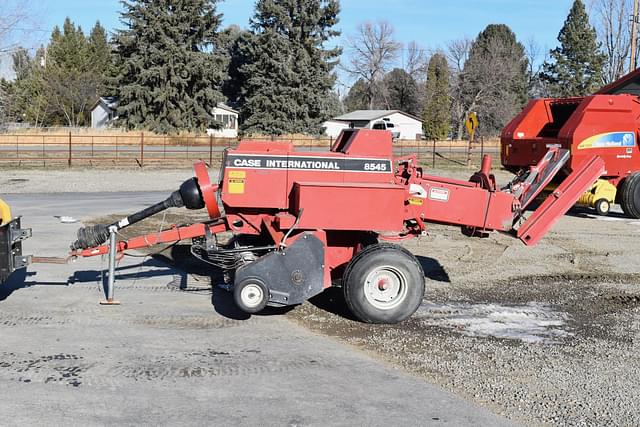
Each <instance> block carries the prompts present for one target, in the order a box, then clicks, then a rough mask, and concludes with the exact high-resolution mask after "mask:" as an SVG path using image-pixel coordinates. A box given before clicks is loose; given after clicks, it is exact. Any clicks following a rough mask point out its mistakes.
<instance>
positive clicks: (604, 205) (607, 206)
mask: <svg viewBox="0 0 640 427" xmlns="http://www.w3.org/2000/svg"><path fill="white" fill-rule="evenodd" d="M595 207H596V212H598V215H602V216H605V215H609V211H610V210H611V203H609V201H608V200H607V199H599V200H597V201H596V206H595Z"/></svg>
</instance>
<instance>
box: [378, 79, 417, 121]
mask: <svg viewBox="0 0 640 427" xmlns="http://www.w3.org/2000/svg"><path fill="white" fill-rule="evenodd" d="M383 85H384V89H385V90H384V94H385V107H386V108H387V109H388V110H400V111H404V112H405V113H409V114H413V115H418V114H419V112H420V106H419V105H418V85H417V83H416V81H415V80H414V79H413V77H411V76H410V75H409V73H407V72H406V71H405V70H403V69H402V68H394V69H393V70H391V71H390V72H389V73H387V75H385V76H384V81H383Z"/></svg>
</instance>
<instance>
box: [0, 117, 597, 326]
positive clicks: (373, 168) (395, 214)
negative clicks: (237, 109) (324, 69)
mask: <svg viewBox="0 0 640 427" xmlns="http://www.w3.org/2000/svg"><path fill="white" fill-rule="evenodd" d="M568 160H569V152H568V151H567V150H564V149H559V148H556V147H551V148H549V149H547V150H546V152H545V154H544V155H543V157H542V158H541V159H540V160H539V161H538V162H537V164H536V165H535V166H532V167H529V168H527V170H526V171H525V172H523V173H521V174H520V175H518V176H517V177H516V178H515V179H514V180H513V181H512V182H510V183H509V184H508V185H507V186H506V187H503V188H498V187H497V186H496V182H495V179H494V176H493V175H492V174H491V171H490V164H491V159H490V158H489V157H488V156H487V157H485V158H484V159H483V162H482V167H481V170H480V171H479V172H477V173H475V174H474V175H473V176H472V177H471V178H470V179H469V181H462V180H454V179H448V178H442V177H437V176H432V175H429V174H427V173H426V171H425V170H423V168H422V167H420V166H419V164H418V161H417V158H416V156H415V155H411V156H404V157H394V155H393V153H392V137H391V134H390V133H389V132H387V131H377V130H363V129H358V130H356V129H350V130H345V131H343V133H342V134H341V135H340V137H339V138H338V139H337V140H336V141H335V143H334V144H333V146H332V147H331V150H330V151H327V152H301V151H297V150H296V149H295V148H294V147H293V145H292V144H291V143H287V142H273V141H264V142H256V141H242V142H240V143H239V145H238V146H237V148H235V149H228V150H227V151H226V152H225V154H224V160H223V164H222V169H221V171H220V175H219V177H220V179H219V181H217V182H215V183H212V182H211V181H210V178H209V174H208V170H207V166H206V165H205V164H204V163H203V162H200V163H197V164H196V165H195V177H194V178H192V179H189V180H187V181H185V182H184V183H183V184H182V186H181V187H180V189H178V190H177V191H175V192H174V193H173V194H171V195H170V196H169V197H168V198H167V199H166V200H163V201H161V202H159V203H157V204H155V205H153V206H150V207H148V208H146V209H144V210H142V211H139V212H136V213H134V214H132V215H129V216H128V217H126V218H123V219H121V220H120V221H118V222H115V223H112V224H102V225H96V226H90V227H84V228H81V229H80V230H79V231H78V238H77V241H75V242H74V243H73V244H72V251H71V255H72V256H73V257H92V256H98V255H104V254H109V275H108V277H109V282H108V284H107V286H106V289H105V290H106V293H107V299H106V303H112V302H114V300H113V280H114V277H115V276H114V275H115V260H116V256H117V254H118V253H123V252H124V253H126V251H127V250H130V249H136V248H143V247H149V246H153V245H155V244H159V243H168V242H177V241H181V240H185V239H187V240H191V253H192V254H193V256H195V257H196V258H198V259H200V260H201V261H202V262H204V263H207V264H210V265H211V268H216V269H222V270H224V271H225V275H224V276H225V277H226V280H227V281H228V283H227V285H229V286H230V287H231V286H232V287H233V294H234V299H235V302H236V303H237V304H238V306H239V307H240V308H241V309H243V310H244V311H246V312H248V313H256V312H259V311H261V310H262V309H264V308H265V306H267V305H269V306H288V305H295V304H300V303H302V302H303V301H305V300H307V299H309V298H311V297H313V296H315V295H318V294H319V293H321V292H322V291H323V290H325V289H327V288H329V287H332V286H339V287H342V289H343V293H344V297H345V300H346V302H347V304H348V306H349V307H350V309H351V310H352V312H353V314H354V315H355V316H356V317H357V318H358V319H360V320H362V321H365V322H376V323H395V322H399V321H402V320H404V319H406V318H407V317H409V316H411V314H413V313H414V312H415V311H416V309H417V308H418V306H419V305H420V303H421V301H422V299H423V297H424V291H425V277H424V272H423V270H422V268H421V265H420V263H419V261H418V260H417V259H416V257H415V256H414V255H413V254H411V253H410V252H409V251H407V250H406V249H405V248H403V247H402V246H399V245H397V244H396V243H397V242H398V241H401V240H404V239H410V238H414V237H417V236H421V235H424V234H425V233H426V230H427V228H426V223H441V224H450V225H456V226H460V227H461V228H462V231H463V232H464V233H465V234H467V235H469V236H482V235H485V234H486V233H488V232H490V231H499V232H505V233H510V234H512V235H513V236H514V237H516V238H519V239H520V240H522V242H524V244H526V245H533V244H535V243H536V242H538V241H539V240H540V239H541V238H542V236H543V235H544V234H545V233H546V232H547V231H548V230H549V228H550V227H551V226H552V224H553V223H554V222H555V221H556V220H557V219H558V218H559V217H560V216H562V215H563V214H564V213H565V212H566V211H567V210H568V209H569V208H570V207H571V206H572V205H573V204H574V203H575V201H576V200H577V199H578V197H580V195H581V194H582V193H583V192H584V191H585V190H586V189H587V188H588V187H589V186H590V185H592V184H593V182H594V181H595V180H596V179H597V178H598V177H599V176H601V175H603V174H604V172H605V167H604V162H603V161H602V160H601V159H600V158H599V157H598V156H591V157H589V158H585V159H584V161H582V162H581V163H580V164H575V165H572V167H571V169H572V172H571V173H570V174H569V175H568V176H566V177H565V178H564V179H563V180H562V182H561V183H560V185H559V186H557V188H556V189H555V190H554V192H553V194H552V195H551V196H549V197H548V198H547V199H546V200H545V201H544V202H543V203H542V204H541V205H540V206H539V207H538V209H536V211H535V212H533V213H531V214H530V215H529V216H525V210H526V208H527V206H529V204H530V203H531V201H532V200H534V198H536V196H537V195H538V194H539V192H540V191H541V190H542V189H543V188H545V187H546V186H547V185H548V184H549V183H550V182H551V180H552V179H553V178H554V176H556V174H557V173H558V171H560V170H562V169H563V168H564V167H565V165H566V162H567V161H568ZM183 206H184V207H186V208H189V209H203V208H205V209H206V211H207V213H208V216H209V219H208V220H207V221H204V222H201V223H197V224H192V225H188V226H181V227H176V226H174V227H171V228H169V229H166V230H164V231H162V232H160V233H153V234H149V235H146V236H139V237H133V238H131V239H129V240H123V241H117V240H116V233H117V231H118V230H120V229H122V228H125V227H127V226H129V225H131V224H134V223H136V222H138V221H141V220H143V219H144V218H147V217H149V216H151V215H153V214H155V213H157V212H160V211H162V210H164V209H167V208H169V207H183ZM221 233H225V236H226V239H221V238H220V235H221ZM229 234H231V235H232V237H231V238H228V236H229ZM223 240H224V241H223ZM0 262H2V260H0Z"/></svg>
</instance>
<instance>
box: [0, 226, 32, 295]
mask: <svg viewBox="0 0 640 427" xmlns="http://www.w3.org/2000/svg"><path fill="white" fill-rule="evenodd" d="M28 237H31V229H24V230H23V229H21V228H20V218H16V219H14V220H13V221H11V222H9V223H7V224H5V225H3V226H1V227H0V284H2V283H3V282H4V281H5V280H7V279H8V278H9V276H10V275H11V273H13V272H14V271H16V270H18V269H20V268H24V267H26V266H27V265H28V264H29V263H30V262H31V256H25V255H22V241H23V240H24V239H26V238H28Z"/></svg>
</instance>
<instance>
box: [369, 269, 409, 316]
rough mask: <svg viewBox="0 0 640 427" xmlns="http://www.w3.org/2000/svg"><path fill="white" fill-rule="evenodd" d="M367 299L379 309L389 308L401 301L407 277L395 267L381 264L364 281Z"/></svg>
mask: <svg viewBox="0 0 640 427" xmlns="http://www.w3.org/2000/svg"><path fill="white" fill-rule="evenodd" d="M364 288H365V289H364V291H365V292H364V293H365V298H366V299H367V301H368V302H369V303H370V304H371V305H373V306H374V307H376V308H378V309H381V310H389V309H391V308H394V307H396V306H398V305H399V304H401V303H402V301H403V300H404V298H405V296H406V294H407V279H406V277H405V275H404V274H403V273H402V272H400V271H399V270H398V269H396V268H395V267H391V266H382V267H378V268H376V269H374V270H373V271H371V272H370V273H369V274H368V275H367V277H366V279H365V283H364Z"/></svg>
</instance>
